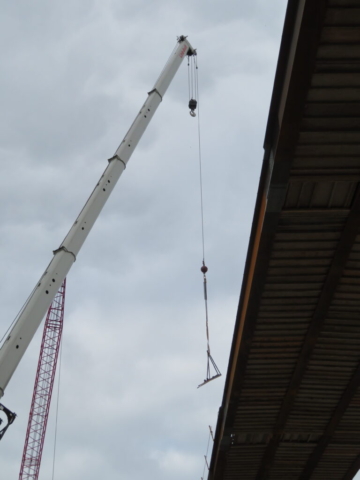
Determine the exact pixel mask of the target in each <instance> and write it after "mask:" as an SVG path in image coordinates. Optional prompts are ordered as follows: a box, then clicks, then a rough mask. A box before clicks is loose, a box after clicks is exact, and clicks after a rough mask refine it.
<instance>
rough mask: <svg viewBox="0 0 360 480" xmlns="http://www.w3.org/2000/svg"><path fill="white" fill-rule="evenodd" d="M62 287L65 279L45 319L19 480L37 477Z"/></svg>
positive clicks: (55, 355)
mask: <svg viewBox="0 0 360 480" xmlns="http://www.w3.org/2000/svg"><path fill="white" fill-rule="evenodd" d="M65 287H66V279H65V280H64V281H63V283H62V285H61V287H60V289H59V291H58V292H57V294H56V295H55V298H54V300H53V301H52V304H51V305H50V308H49V310H48V313H47V316H46V320H45V325H44V333H43V338H42V342H41V349H40V356H39V362H38V367H37V372H36V378H35V385H34V393H33V398H32V402H31V408H30V414H29V422H28V427H27V432H26V439H25V445H24V451H23V457H22V462H21V468H20V474H19V480H37V479H38V476H39V471H40V465H41V456H42V451H43V446H44V440H45V434H46V426H47V420H48V416H49V410H50V403H51V395H52V390H53V386H54V380H55V373H56V364H57V359H58V355H59V348H60V342H61V335H62V330H63V320H64V305H65Z"/></svg>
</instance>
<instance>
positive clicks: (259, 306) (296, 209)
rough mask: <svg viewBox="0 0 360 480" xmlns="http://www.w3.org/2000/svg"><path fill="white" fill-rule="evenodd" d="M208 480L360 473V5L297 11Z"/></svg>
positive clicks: (297, 7) (275, 100)
mask: <svg viewBox="0 0 360 480" xmlns="http://www.w3.org/2000/svg"><path fill="white" fill-rule="evenodd" d="M264 148H265V155H264V162H263V168H262V173H261V178H260V185H259V191H258V197H257V203H256V207H255V214H254V220H253V226H252V232H251V237H250V245H249V250H248V255H247V261H246V267H245V274H244V282H243V286H242V290H241V296H240V303H239V309H238V314H237V318H236V324H235V331H234V338H233V344H232V348H231V353H230V361H229V368H228V373H227V379H226V384H225V390H224V397H223V402H222V406H221V408H220V411H219V418H218V424H217V428H216V435H215V442H214V449H213V454H212V459H211V464H210V473H209V479H210V480H233V479H234V480H235V479H241V480H265V479H269V480H273V479H276V480H281V479H286V480H289V479H302V480H305V479H312V480H329V479H331V480H337V479H342V480H348V479H349V480H350V479H352V478H353V476H354V475H355V474H356V472H357V471H358V469H359V467H360V232H359V225H360V185H359V183H360V0H328V1H326V0H290V1H289V4H288V9H287V13H286V19H285V25H284V32H283V38H282V43H281V48H280V55H279V62H278V67H277V73H276V77H275V85H274V92H273V97H272V102H271V107H270V113H269V121H268V126H267V131H266V137H265V146H264Z"/></svg>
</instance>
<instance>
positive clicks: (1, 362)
mask: <svg viewBox="0 0 360 480" xmlns="http://www.w3.org/2000/svg"><path fill="white" fill-rule="evenodd" d="M193 53H194V50H193V48H192V47H191V45H190V43H189V42H188V41H187V39H186V37H183V36H182V37H179V39H178V44H177V46H176V47H175V50H174V51H173V53H172V55H171V56H170V58H169V60H168V62H167V63H166V65H165V67H164V69H163V71H162V73H161V75H160V77H159V78H158V80H157V82H156V83H155V85H154V88H153V89H152V90H151V91H150V92H149V94H148V98H147V100H146V102H145V103H144V105H143V106H142V108H141V110H140V112H139V113H138V115H137V117H136V118H135V121H134V123H133V124H132V126H131V127H130V129H129V131H128V132H127V134H126V135H125V138H124V140H123V141H122V142H121V144H120V146H119V148H118V149H117V150H116V152H115V154H114V156H113V157H112V158H110V159H109V164H108V166H107V168H106V169H105V171H104V173H103V175H102V176H101V178H100V180H99V182H98V183H97V185H96V186H95V189H94V191H93V192H92V194H91V195H90V198H89V199H88V201H87V202H86V204H85V206H84V208H83V209H82V211H81V213H80V215H79V216H78V218H77V219H76V221H75V223H74V225H73V226H72V227H71V229H70V231H69V233H68V234H67V236H66V237H65V240H64V241H63V242H62V244H61V245H60V247H59V248H58V249H56V250H54V252H53V253H54V257H53V259H52V261H51V262H50V264H49V266H48V267H47V268H46V270H45V272H44V274H43V275H42V277H41V278H40V280H39V282H38V283H37V285H36V287H35V290H34V292H33V293H32V295H31V296H30V298H29V300H28V301H27V303H26V304H25V306H24V308H23V310H22V311H21V313H20V315H19V317H18V319H17V321H16V323H15V324H14V326H13V328H12V330H11V331H10V334H9V335H8V337H7V338H6V340H5V342H4V344H3V346H2V347H1V349H0V398H1V397H2V396H3V394H4V391H5V388H6V386H7V384H8V383H9V380H10V379H11V377H12V375H13V373H14V371H15V369H16V367H17V365H18V364H19V362H20V360H21V358H22V356H23V355H24V353H25V350H26V348H27V347H28V345H29V343H30V341H31V339H32V338H33V336H34V334H35V332H36V330H37V328H38V326H39V324H40V323H41V320H42V319H43V317H44V315H45V313H46V311H47V309H48V308H49V306H50V304H51V302H52V300H53V298H54V296H55V294H56V292H57V291H58V289H59V287H60V285H61V284H62V281H63V280H64V278H65V277H66V275H67V273H68V272H69V270H70V268H71V266H72V265H73V263H74V262H75V260H76V257H77V254H78V253H79V251H80V249H81V247H82V245H83V243H84V241H85V239H86V237H87V236H88V234H89V232H90V230H91V228H92V227H93V225H94V223H95V221H96V219H97V217H98V216H99V214H100V212H101V210H102V208H103V206H104V205H105V203H106V201H107V199H108V198H109V196H110V194H111V192H112V190H113V188H114V187H115V184H116V182H117V181H118V180H119V178H120V176H121V174H122V172H123V171H124V169H125V167H126V164H127V162H128V161H129V159H130V157H131V154H132V153H133V151H134V149H135V147H136V145H137V144H138V142H139V140H140V138H141V136H142V134H143V133H144V131H145V130H146V127H147V126H148V124H149V122H150V120H151V119H152V116H153V115H154V113H155V111H156V109H157V107H158V106H159V104H160V102H161V101H162V98H163V96H164V94H165V92H166V90H167V88H168V87H169V85H170V83H171V81H172V79H173V78H174V75H175V74H176V72H177V70H178V68H179V67H180V65H181V63H182V61H183V59H184V58H185V57H186V55H188V54H190V55H192V54H193Z"/></svg>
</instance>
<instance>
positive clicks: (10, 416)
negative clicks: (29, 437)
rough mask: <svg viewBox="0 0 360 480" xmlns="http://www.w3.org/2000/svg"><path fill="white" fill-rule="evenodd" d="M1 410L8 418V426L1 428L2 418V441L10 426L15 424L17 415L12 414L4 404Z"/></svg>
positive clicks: (0, 406)
mask: <svg viewBox="0 0 360 480" xmlns="http://www.w3.org/2000/svg"><path fill="white" fill-rule="evenodd" d="M0 410H2V411H3V412H4V413H5V415H6V417H7V424H6V425H5V427H3V428H1V424H2V419H1V418H0V440H1V439H2V438H3V436H4V435H5V432H6V430H7V429H8V428H9V427H10V425H11V424H12V423H13V422H14V420H15V418H16V413H13V412H10V410H9V409H8V408H6V407H5V406H4V405H3V404H2V403H0Z"/></svg>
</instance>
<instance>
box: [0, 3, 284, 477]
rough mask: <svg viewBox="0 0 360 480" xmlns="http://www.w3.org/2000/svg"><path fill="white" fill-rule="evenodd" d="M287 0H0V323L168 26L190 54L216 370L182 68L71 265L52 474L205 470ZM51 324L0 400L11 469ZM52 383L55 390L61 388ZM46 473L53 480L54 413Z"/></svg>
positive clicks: (45, 258)
mask: <svg viewBox="0 0 360 480" xmlns="http://www.w3.org/2000/svg"><path fill="white" fill-rule="evenodd" d="M286 3H287V2H286V0H273V1H272V2H268V1H266V0H251V1H241V2H239V1H237V0H228V1H226V2H224V1H215V0H210V1H209V0H195V1H194V0H183V1H181V2H180V1H178V0H170V1H169V0H168V1H165V0H154V1H152V2H147V1H144V0H132V1H131V2H130V1H127V2H126V1H124V0H123V1H122V0H117V1H115V0H101V1H100V0H88V1H85V0H72V1H69V0H62V1H59V0H55V1H52V2H49V1H46V0H34V1H33V2H28V1H24V0H15V1H13V2H7V1H5V0H2V1H1V2H0V4H1V12H2V13H1V16H0V36H1V42H0V44H1V49H0V60H1V65H2V75H1V77H0V99H1V100H0V101H1V105H2V108H1V114H0V122H1V125H0V156H1V157H0V169H1V177H0V178H1V188H0V243H1V248H0V262H1V266H2V268H1V276H2V280H1V286H2V287H1V289H0V296H1V298H0V305H1V315H0V336H2V333H3V332H5V330H6V329H7V327H8V326H9V324H10V323H11V321H12V319H13V318H14V316H15V315H16V313H17V311H18V310H19V309H20V307H21V305H22V304H23V302H24V301H25V299H26V298H27V296H28V295H29V293H30V291H31V290H32V288H33V287H34V285H35V283H36V281H37V280H38V278H39V277H40V276H41V274H42V272H43V271H44V269H45V267H46V265H47V264H48V262H49V260H50V259H51V256H52V250H54V249H55V248H57V247H58V246H59V244H60V243H61V241H62V239H63V237H64V236H65V234H66V233H67V231H68V230H69V228H70V226H71V224H72V223H73V221H74V220H75V218H76V216H77V214H78V213H79V211H80V210H81V208H82V206H83V204H84V202H85V201H86V199H87V197H88V196H89V194H90V192H91V191H92V189H93V187H94V186H95V184H96V182H97V181H98V179H99V177H100V175H101V174H102V172H103V170H104V169H105V167H106V165H107V158H109V157H111V156H112V155H113V153H114V151H115V149H116V147H117V146H118V144H119V143H120V141H121V140H122V138H123V136H124V134H125V133H126V131H127V129H128V127H129V126H130V124H131V123H132V121H133V119H134V117H135V115H136V113H137V111H138V109H139V108H140V107H141V105H142V103H143V102H144V100H145V99H146V93H147V92H148V91H149V90H150V89H151V87H152V86H153V84H154V82H155V80H156V78H157V76H158V75H159V73H160V71H161V70H162V68H163V66H164V64H165V62H166V60H167V58H168V56H169V54H170V53H171V51H172V49H173V47H174V45H175V42H176V36H177V35H181V34H185V35H188V36H189V40H190V41H191V43H192V45H193V46H194V47H196V48H197V49H198V62H199V80H200V102H201V133H202V154H203V184H204V208H205V247H206V260H207V264H208V267H209V272H208V295H209V318H210V335H211V348H212V353H213V356H214V359H215V360H216V362H217V364H218V366H219V368H220V370H221V371H222V372H223V377H222V378H221V379H218V380H216V381H214V382H212V383H210V384H208V385H207V386H204V387H203V388H201V389H199V390H197V388H196V387H197V385H198V384H199V383H200V382H202V380H203V379H204V377H205V373H206V338H205V316H204V303H203V294H202V276H201V273H200V267H201V261H202V249H201V224H200V193H199V170H198V156H197V122H196V120H195V119H193V118H191V117H190V116H189V113H188V108H187V100H188V92H187V66H186V62H184V64H183V65H182V67H181V69H180V71H179V73H178V74H177V76H176V78H175V80H174V82H173V83H172V85H171V86H170V88H169V91H168V93H167V94H166V96H165V98H164V101H163V103H162V104H161V105H160V107H159V110H158V111H157V113H156V114H155V116H154V118H153V120H152V123H151V125H150V126H149V128H148V130H147V132H146V133H145V135H144V137H143V139H142V141H141V143H140V144H139V146H138V148H137V149H136V151H135V153H134V154H133V157H132V159H131V160H130V162H129V164H128V168H127V169H126V171H125V173H124V175H123V176H122V177H121V179H120V181H119V183H118V185H117V186H116V189H115V190H114V192H113V194H112V196H111V198H110V200H109V202H108V204H107V205H106V207H105V209H104V210H103V212H102V214H101V216H100V218H99V220H98V221H97V223H96V225H95V227H94V229H93V231H92V232H91V234H90V235H89V238H88V239H87V241H86V243H85V245H84V247H83V250H82V251H81V253H80V254H79V255H78V261H77V262H76V263H75V265H74V267H73V269H72V270H71V272H70V274H69V275H68V284H67V296H66V312H65V327H64V336H63V355H62V368H61V388H60V396H59V417H58V433H57V453H56V465H55V476H54V478H55V479H56V480H65V479H69V478H71V479H72V480H83V479H84V478H86V479H88V480H95V479H96V480H98V479H99V478H104V479H105V478H106V479H107V480H115V479H116V480H119V479H120V480H127V479H132V480H140V479H143V478H144V477H145V476H146V478H148V479H150V480H155V479H156V480H165V479H166V480H169V479H171V480H184V479H200V477H201V475H202V472H203V466H204V458H203V455H204V453H205V451H206V445H207V440H208V425H211V426H212V427H213V429H215V425H216V417H217V411H218V408H219V406H220V404H221V399H222V392H223V386H224V379H225V374H226V369H227V362H228V355H229V350H230V344H231V338H232V332H233V326H234V321H235V314H236V308H237V303H238V297H239V292H240V287H241V282H242V274H243V267H244V260H245V256H246V251H247V244H248V238H249V233H250V225H251V220H252V215H253V207H254V201H255V196H256V191H257V184H258V179H259V174H260V166H261V162H262V156H263V150H262V144H263V138H264V132H265V127H266V120H267V115H268V110H269V103H270V97H271V92H272V85H273V79H274V73H275V68H276V61H277V55H278V51H279V45H280V38H281V32H282V26H283V20H284V14H285V8H286ZM41 330H42V327H41V328H40V329H39V332H38V334H37V335H36V337H35V339H34V340H33V342H32V344H31V345H30V347H29V349H28V351H27V352H26V355H25V357H24V359H23V361H22V362H21V364H20V367H19V368H18V370H17V371H16V373H15V375H14V377H13V379H12V380H11V382H10V384H9V386H8V388H7V391H6V393H5V396H4V397H3V400H2V401H3V403H4V404H5V405H6V406H7V407H8V408H10V409H12V410H13V411H15V412H16V413H17V414H18V418H17V419H16V421H15V423H14V425H13V426H12V427H11V428H10V429H9V430H8V432H7V433H6V435H5V437H4V439H3V440H2V442H1V443H2V444H1V478H4V479H15V478H17V476H18V472H19V468H20V462H21V455H22V449H23V444H24V439H25V433H26V425H27V419H28V412H29V407H30V402H31V396H32V389H33V382H34V375H35V370H36V364H37V357H38V352H39V345H40V339H41V333H42V332H41ZM55 393H56V391H55ZM54 404H55V402H53V408H52V412H51V418H50V421H49V427H48V434H47V439H46V444H45V449H44V455H43V462H42V469H41V472H40V478H41V479H50V478H51V471H52V463H53V453H52V452H53V446H54V424H55V415H54V413H55V409H54Z"/></svg>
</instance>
